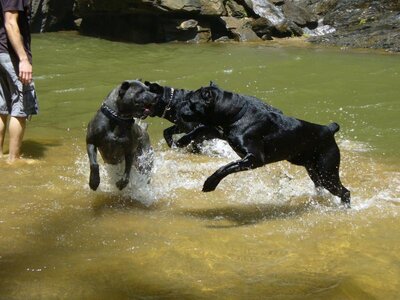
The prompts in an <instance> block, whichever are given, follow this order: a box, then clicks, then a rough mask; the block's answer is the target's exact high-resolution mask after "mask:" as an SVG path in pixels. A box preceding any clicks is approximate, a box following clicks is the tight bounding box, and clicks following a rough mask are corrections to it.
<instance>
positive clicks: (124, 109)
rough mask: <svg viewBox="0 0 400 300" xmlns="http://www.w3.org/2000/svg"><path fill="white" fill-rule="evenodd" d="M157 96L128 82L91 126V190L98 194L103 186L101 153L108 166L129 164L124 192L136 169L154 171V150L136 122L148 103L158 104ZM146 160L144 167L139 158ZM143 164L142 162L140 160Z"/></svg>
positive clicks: (108, 99)
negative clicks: (99, 157)
mask: <svg viewBox="0 0 400 300" xmlns="http://www.w3.org/2000/svg"><path fill="white" fill-rule="evenodd" d="M156 98H157V95H156V94H154V93H152V92H150V91H149V88H148V87H147V86H146V85H144V84H143V83H142V82H140V81H139V80H129V81H128V80H127V81H124V82H123V83H122V84H121V85H119V86H118V87H116V88H115V89H113V90H112V91H111V92H110V94H109V95H108V96H107V97H106V99H105V100H104V102H103V104H102V106H101V108H100V109H99V110H98V111H97V113H96V114H95V116H94V117H93V119H92V120H91V121H90V122H89V124H88V127H87V134H86V148H87V154H88V157H89V162H90V177H89V186H90V188H91V189H92V190H96V189H97V188H98V186H99V184H100V172H99V164H98V162H97V151H99V152H100V154H101V156H102V158H103V161H104V162H105V163H106V164H112V165H116V164H119V163H121V162H123V161H125V171H124V174H123V176H122V178H121V179H120V180H118V181H117V182H116V186H117V187H118V189H120V190H122V189H123V188H125V187H126V186H127V184H128V183H129V176H130V171H131V168H132V166H135V167H136V168H137V169H138V170H139V171H140V172H141V173H146V172H149V171H150V170H151V167H152V155H151V152H152V148H151V144H150V138H149V135H148V133H147V130H146V128H143V127H142V126H140V125H138V124H137V123H136V122H135V119H134V118H139V117H142V116H143V115H144V114H145V113H144V111H146V107H145V105H146V103H152V102H155V101H157V99H156ZM143 155H144V156H146V159H144V163H139V157H141V156H143ZM140 161H141V162H142V159H141V160H140Z"/></svg>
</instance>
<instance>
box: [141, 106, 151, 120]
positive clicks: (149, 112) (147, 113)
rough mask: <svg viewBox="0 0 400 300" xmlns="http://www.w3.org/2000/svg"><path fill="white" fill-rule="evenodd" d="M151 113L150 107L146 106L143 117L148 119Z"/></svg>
mask: <svg viewBox="0 0 400 300" xmlns="http://www.w3.org/2000/svg"><path fill="white" fill-rule="evenodd" d="M150 114H151V110H150V109H148V108H145V109H144V110H143V116H142V119H146V118H147V117H148V116H149V115H150Z"/></svg>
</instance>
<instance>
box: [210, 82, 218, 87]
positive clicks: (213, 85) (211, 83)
mask: <svg viewBox="0 0 400 300" xmlns="http://www.w3.org/2000/svg"><path fill="white" fill-rule="evenodd" d="M210 86H212V87H216V88H217V87H218V85H216V84H215V83H214V81H210Z"/></svg>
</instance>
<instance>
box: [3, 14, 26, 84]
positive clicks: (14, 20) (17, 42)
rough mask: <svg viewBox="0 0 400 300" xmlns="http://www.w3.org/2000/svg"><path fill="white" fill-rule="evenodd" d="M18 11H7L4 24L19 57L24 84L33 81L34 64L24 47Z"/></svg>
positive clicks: (20, 73) (20, 72)
mask: <svg viewBox="0 0 400 300" xmlns="http://www.w3.org/2000/svg"><path fill="white" fill-rule="evenodd" d="M18 15H19V13H18V11H6V12H5V13H4V26H5V28H6V32H7V37H8V39H9V41H10V43H11V46H12V47H13V49H14V51H15V53H16V54H17V56H18V59H19V74H18V76H19V79H20V80H21V82H22V83H23V84H29V83H30V82H31V81H32V65H31V63H30V61H29V59H28V55H27V53H26V51H25V48H24V43H23V38H22V35H21V32H20V29H19V26H18Z"/></svg>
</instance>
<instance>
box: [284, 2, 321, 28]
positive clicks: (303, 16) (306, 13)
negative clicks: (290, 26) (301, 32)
mask: <svg viewBox="0 0 400 300" xmlns="http://www.w3.org/2000/svg"><path fill="white" fill-rule="evenodd" d="M282 10H283V14H284V15H285V17H286V18H287V19H288V20H290V21H292V22H294V23H296V24H297V25H298V26H301V27H308V28H316V27H317V25H318V16H317V15H316V14H314V13H313V12H312V11H311V10H309V9H308V8H307V6H305V5H304V4H301V3H296V2H295V1H290V0H286V1H285V3H284V4H283V6H282Z"/></svg>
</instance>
